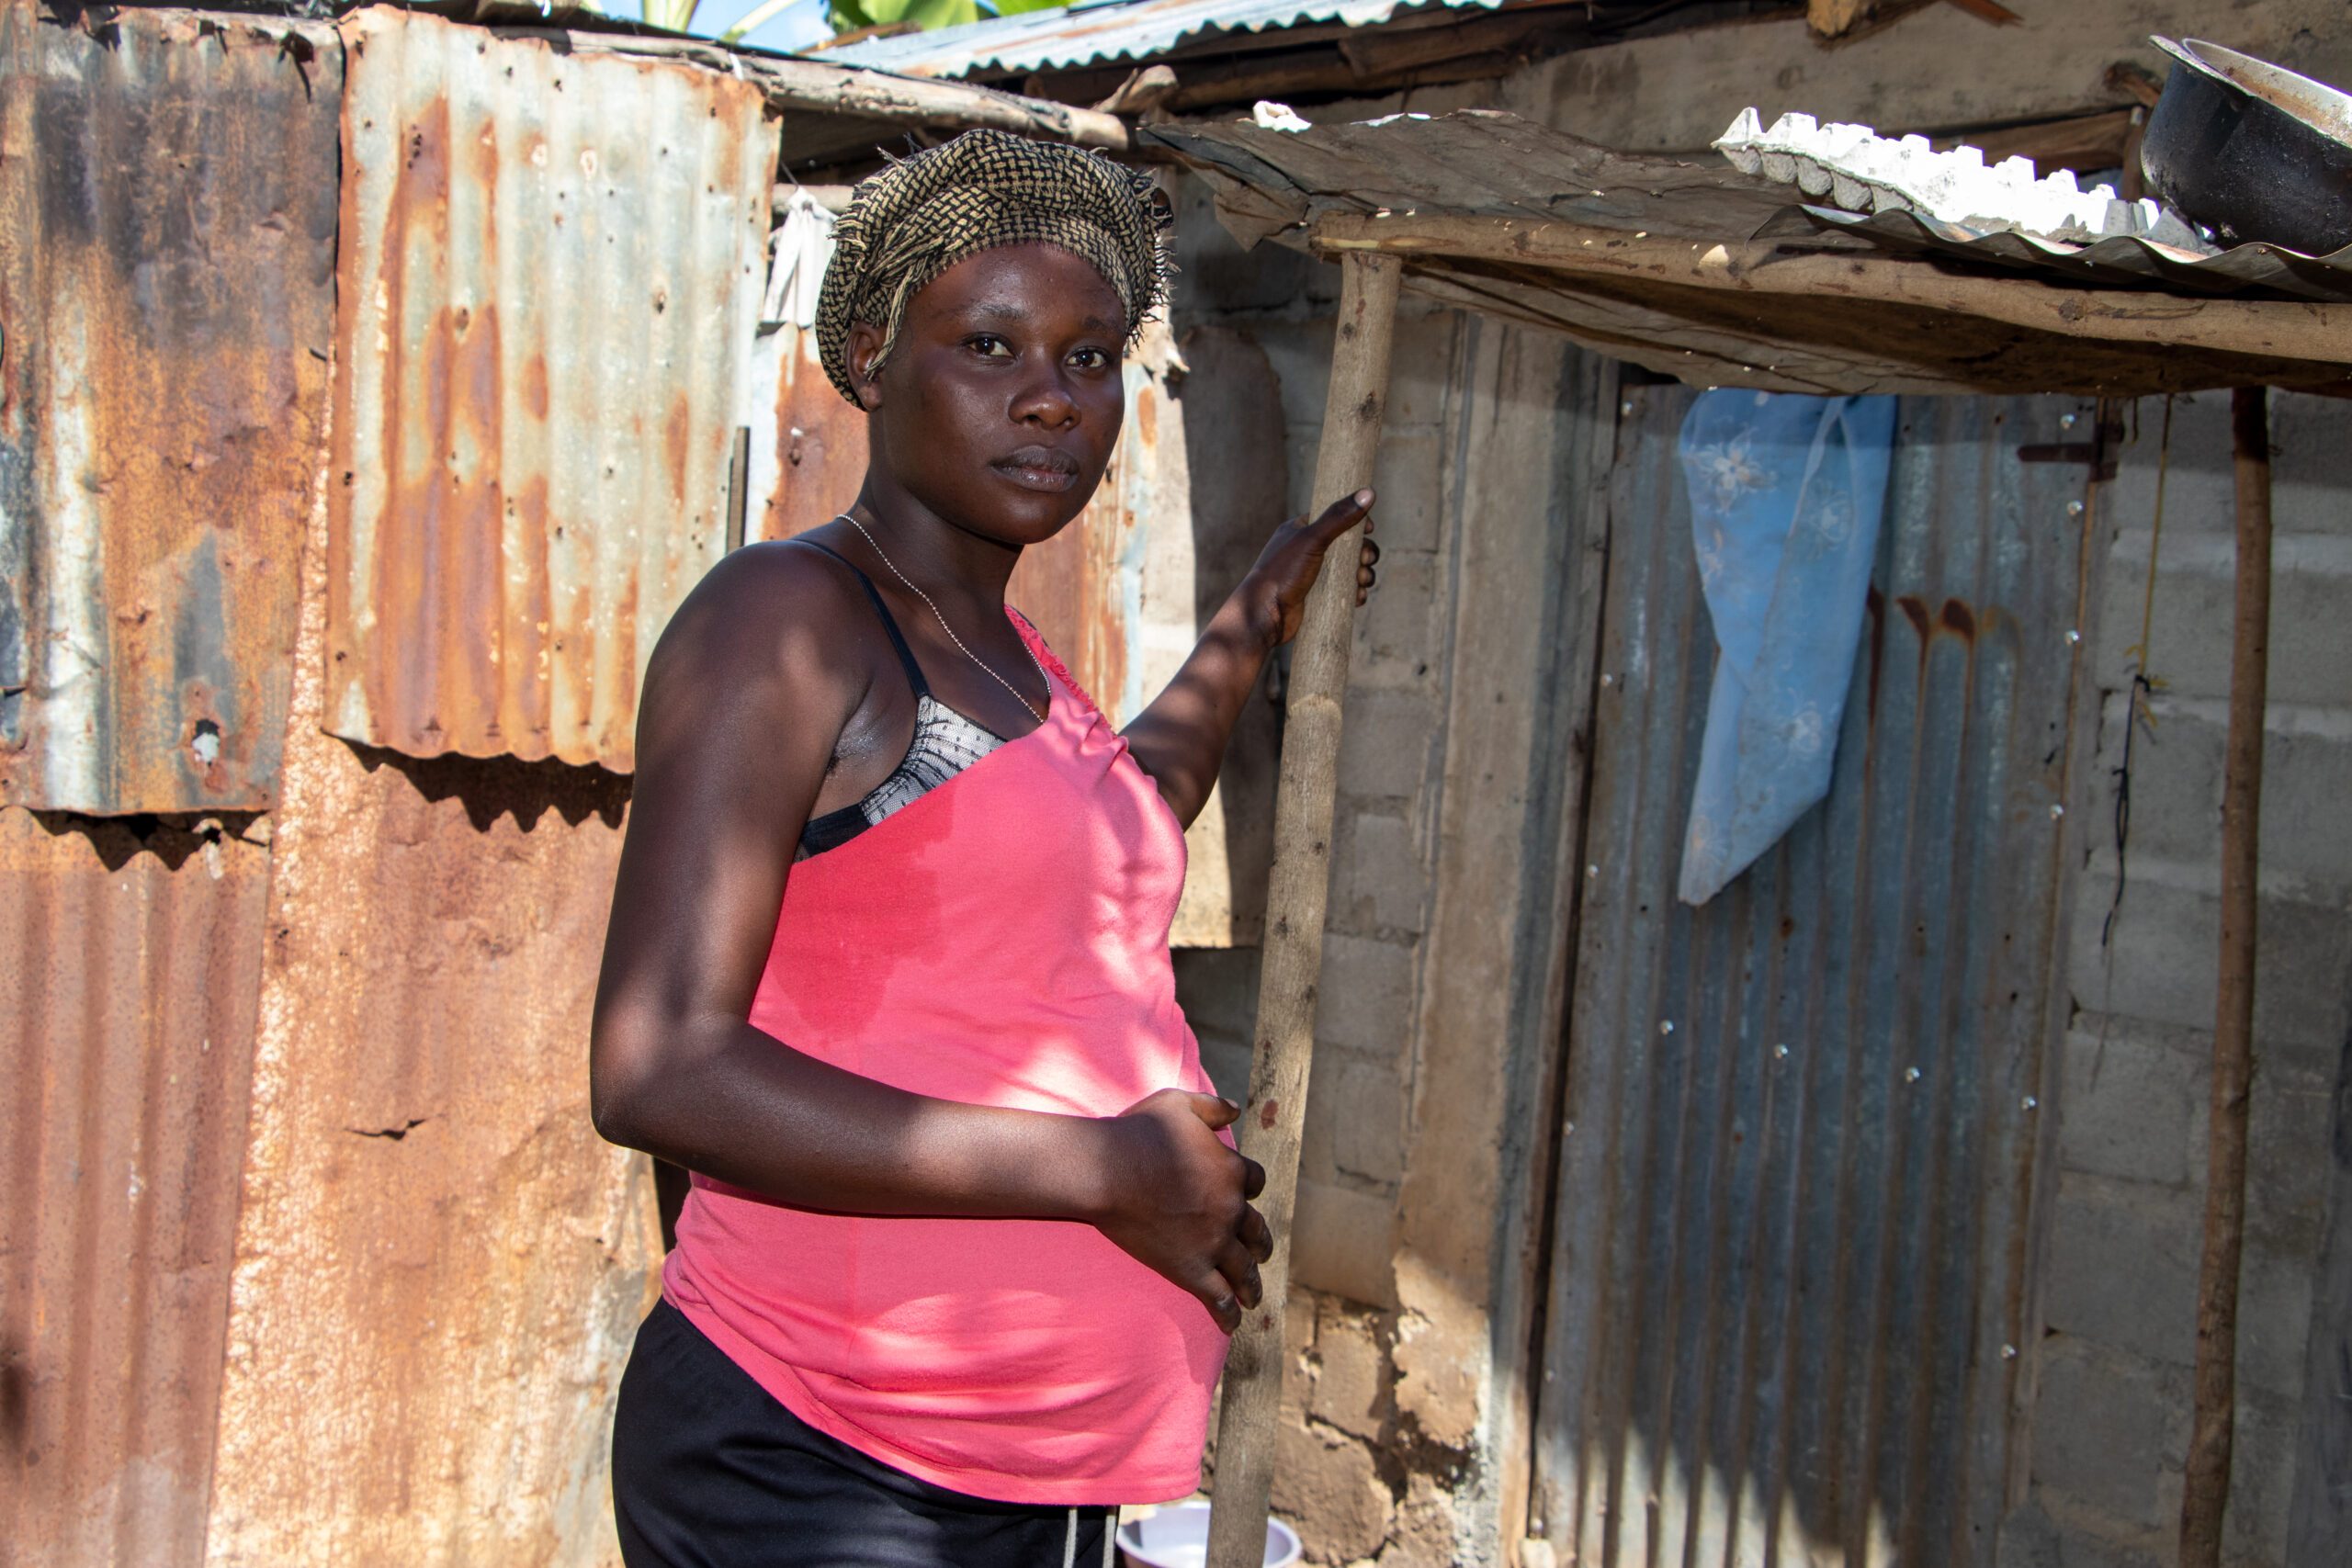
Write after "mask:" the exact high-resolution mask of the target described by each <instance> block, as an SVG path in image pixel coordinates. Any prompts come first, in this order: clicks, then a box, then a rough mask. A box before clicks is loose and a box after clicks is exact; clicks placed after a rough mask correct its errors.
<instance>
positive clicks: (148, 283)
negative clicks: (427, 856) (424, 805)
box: [0, 3, 342, 814]
mask: <svg viewBox="0 0 2352 1568" xmlns="http://www.w3.org/2000/svg"><path fill="white" fill-rule="evenodd" d="M341 72H342V61H341V53H340V51H338V50H336V49H335V48H334V36H333V34H332V33H331V32H329V31H327V30H326V29H325V28H315V27H313V28H302V27H297V26H293V25H290V24H288V23H286V22H284V21H278V20H267V19H262V18H249V17H205V16H200V15H196V14H191V13H188V12H184V11H183V12H164V13H156V12H147V11H141V10H136V9H130V10H124V11H120V12H116V13H111V14H109V15H108V17H107V19H106V20H105V21H104V22H103V23H99V22H96V21H91V22H89V23H88V25H87V26H69V25H65V24H62V23H60V22H57V21H54V20H44V19H42V18H41V17H40V15H39V13H38V11H37V9H36V7H35V6H32V5H29V4H22V3H17V4H9V5H7V6H0V80H5V84H6V85H5V87H0V233H5V234H6V236H7V239H6V243H5V244H0V321H5V322H6V333H7V346H6V354H5V355H0V803H14V804H17V805H24V806H34V807H51V808H55V809H60V810H69V811H80V812H90V813H102V814H103V813H121V812H140V811H153V812H171V811H204V810H219V809H246V808H254V807H266V806H268V805H269V804H270V802H271V800H272V798H273V796H274V794H275V791H276V787H277V764H278V750H279V748H280V746H281V744H282V743H283V739H284V734H285V727H286V703H287V693H288V682H289V681H290V678H291V659H292V653H293V644H294V618H295V601H296V593H297V587H298V585H297V581H296V580H297V575H298V572H297V560H296V557H297V553H298V551H297V547H298V541H299V540H300V536H301V528H302V524H303V520H304V519H305V517H306V516H307V515H308V513H309V511H310V507H311V495H312V493H313V491H312V489H311V487H312V485H313V483H314V482H315V475H316V473H317V471H318V466H319V453H320V449H321V442H322V429H321V423H322V419H323V417H324V414H325V411H326V376H327V367H326V353H327V349H328V344H329V337H330V334H331V333H332V332H333V330H334V296H333V293H332V290H333V288H334V278H333V267H334V227H335V105H336V100H337V96H338V87H339V79H340V76H341ZM263 150H266V156H263V155H258V153H259V152H261V151H263Z"/></svg>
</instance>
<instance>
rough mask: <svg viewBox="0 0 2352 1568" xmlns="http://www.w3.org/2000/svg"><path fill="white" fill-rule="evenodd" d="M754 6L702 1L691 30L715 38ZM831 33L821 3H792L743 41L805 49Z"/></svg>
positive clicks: (626, 1)
mask: <svg viewBox="0 0 2352 1568" xmlns="http://www.w3.org/2000/svg"><path fill="white" fill-rule="evenodd" d="M758 4H759V0H702V6H701V7H700V8H699V9H697V10H696V11H695V25H694V30H695V32H698V33H703V34H706V35H707V36H710V37H714V38H715V37H717V36H718V34H720V33H723V32H725V31H726V30H727V29H728V28H730V27H733V26H734V25H735V19H736V18H737V17H741V16H742V15H743V14H744V13H745V12H747V11H749V10H750V9H751V8H752V6H756V5H758ZM609 8H610V9H611V10H613V11H614V12H616V13H617V14H618V15H621V16H628V15H629V14H630V13H631V12H632V11H633V10H634V9H635V7H634V6H632V5H631V4H630V0H616V3H614V4H611V5H610V6H609ZM832 30H833V29H832V28H830V27H827V26H826V25H825V0H793V4H791V5H789V6H786V7H785V8H784V10H783V11H782V12H780V13H779V14H777V15H776V16H775V17H770V18H769V19H768V20H767V21H765V22H763V23H762V24H761V25H760V26H759V27H758V28H756V29H755V30H753V31H752V32H751V33H749V34H747V35H746V36H745V37H744V39H743V41H744V42H745V43H755V44H758V45H760V46H761V47H763V48H765V49H806V48H808V47H809V45H810V44H812V43H818V42H820V41H822V40H823V39H826V38H827V37H829V36H830V35H831V32H832Z"/></svg>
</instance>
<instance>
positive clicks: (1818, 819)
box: [1535, 388, 2088, 1568]
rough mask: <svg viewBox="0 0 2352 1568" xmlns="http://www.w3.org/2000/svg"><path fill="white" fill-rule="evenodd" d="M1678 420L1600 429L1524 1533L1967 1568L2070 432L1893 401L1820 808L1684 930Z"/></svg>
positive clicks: (2004, 1430)
mask: <svg viewBox="0 0 2352 1568" xmlns="http://www.w3.org/2000/svg"><path fill="white" fill-rule="evenodd" d="M1689 400H1690V394H1688V393H1687V392H1684V391H1682V390H1680V389H1657V388H1651V389H1643V390H1639V391H1635V392H1634V393H1632V394H1631V395H1630V397H1629V400H1628V403H1627V417H1626V418H1625V420H1624V421H1623V425H1622V427H1621V430H1620V436H1619V446H1618V452H1619V457H1618V467H1617V472H1616V475H1615V479H1614V482H1613V486H1612V494H1611V540H1612V545H1611V566H1610V575H1609V583H1608V589H1607V605H1606V610H1605V621H1604V629H1603V633H1602V643H1601V662H1600V668H1601V671H1603V672H1604V681H1605V683H1604V684H1603V686H1602V687H1601V689H1600V703H1599V710H1598V711H1599V720H1598V727H1597V740H1596V760H1595V764H1594V780H1593V789H1592V804H1591V810H1590V817H1589V824H1588V829H1587V831H1588V849H1587V853H1586V859H1587V861H1588V863H1589V874H1588V876H1587V878H1586V886H1585V893H1584V901H1583V911H1582V917H1581V924H1580V936H1579V947H1578V953H1577V980H1576V991H1575V994H1574V999H1573V1003H1572V1012H1571V1024H1570V1034H1569V1041H1568V1053H1569V1087H1568V1095H1567V1100H1566V1118H1567V1122H1566V1126H1567V1129H1568V1130H1567V1132H1566V1135H1565V1141H1564V1143H1563V1145H1562V1156H1561V1166H1560V1185H1559V1191H1558V1200H1557V1214H1558V1219H1557V1231H1556V1250H1555V1255H1554V1262H1553V1287H1552V1303H1551V1307H1550V1316H1549V1320H1548V1323H1547V1332H1546V1342H1545V1371H1544V1382H1543V1384H1542V1387H1541V1390H1540V1392H1539V1394H1538V1399H1539V1410H1538V1419H1537V1434H1538V1435H1537V1447H1536V1462H1537V1486H1536V1492H1535V1510H1536V1514H1537V1518H1538V1526H1537V1533H1539V1534H1542V1535H1544V1536H1545V1537H1547V1538H1548V1539H1549V1540H1551V1541H1552V1542H1553V1543H1554V1544H1555V1546H1556V1547H1557V1548H1559V1549H1561V1550H1562V1551H1575V1552H1576V1553H1577V1558H1576V1561H1577V1562H1580V1563H1584V1564H1588V1565H1590V1568H1602V1565H1610V1568H1614V1565H1618V1564H1633V1563H1645V1564H1675V1565H1680V1564H1684V1563H1692V1564H1706V1565H1709V1568H1713V1565H1715V1564H1724V1565H1732V1564H1737V1565H1742V1568H1745V1565H1748V1564H1764V1563H1770V1562H1780V1563H1797V1562H1803V1563H1851V1564H1865V1563H1867V1564H1871V1565H1873V1568H1878V1565H1893V1564H1897V1563H1899V1564H1902V1565H1903V1568H1932V1565H1935V1564H1942V1563H1987V1562H1991V1560H1992V1558H1991V1554H1992V1551H1993V1546H1994V1531H1993V1528H1992V1527H1993V1523H1994V1521H1995V1520H1996V1519H1997V1517H1999V1512H2000V1509H2001V1506H2002V1504H2003V1495H2004V1491H2005V1488H2006V1486H2007V1472H2006V1466H2007V1458H2006V1452H2007V1437H2008V1432H2009V1426H2010V1420H2011V1415H2012V1410H2013V1407H2014V1403H2015V1400H2016V1395H2017V1387H2018V1376H2019V1375H2020V1371H2021V1366H2022V1363H2021V1362H2020V1361H2019V1360H2018V1359H2016V1358H2017V1353H2018V1341H2019V1337H2020V1335H2021V1333H2022V1331H2023V1330H2022V1324H2023V1322H2024V1314H2025V1293H2026V1290H2027V1284H2028V1281H2027V1279H2026V1275H2025V1269H2026V1261H2025V1260H2026V1258H2027V1257H2028V1255H2029V1249H2028V1247H2027V1245H2026V1235H2027V1199H2028V1195H2029V1192H2030V1187H2031V1183H2032V1179H2033V1161H2034V1154H2035V1151H2036V1148H2037V1146H2038V1137H2039V1132H2038V1120H2039V1116H2040V1107H2039V1103H2038V1099H2039V1096H2040V1095H2041V1092H2042V1089H2041V1081H2042V1071H2043V1060H2044V1051H2045V1045H2046V1043H2047V1041H2048V1039H2049V1036H2050V1033H2051V1030H2052V1019H2051V1017H2050V1016H2049V1012H2048V1010H2049V1009H2050V1008H2051V1007H2052V1005H2053V1004H2052V986H2051V980H2052V952H2053V947H2054V944H2055V941H2056V920H2057V900H2058V890H2059V886H2060V881H2061V877H2062V875H2063V872H2062V866H2061V856H2060V832H2059V823H2058V822H2057V820H2056V819H2055V818H2054V816H2053V807H2057V806H2059V805H2060V804H2061V803H2063V802H2064V799H2065V798H2066V796H2065V769H2066V766H2067V758H2068V755H2069V739H2070V724H2069V717H2068V705H2069V701H2070V682H2071V679H2072V674H2073V667H2074V662H2075V648H2074V644H2073V642H2072V641H2071V640H2070V638H2069V637H2068V633H2069V631H2070V630H2071V629H2072V628H2074V626H2075V615H2076V614H2077V598H2076V593H2077V588H2078V577H2079V570H2080V568H2079V560H2080V555H2079V551H2080V533H2081V528H2082V526H2083V523H2082V519H2081V517H2080V516H2079V515H2076V514H2075V513H2070V511H2069V503H2070V502H2080V501H2081V500H2082V498H2083V496H2084V493H2085V485H2086V479H2087V474H2088V470H2087V469H2086V468H2084V467H2081V466H2076V465H2071V464H2065V463H2049V464H2029V463H2024V462H2021V461H2020V460H2019V457H2018V448H2019V446H2020V445H2022V444H2027V443H2042V444H2054V443H2058V442H2061V441H2064V440H2070V439H2076V438H2074V437H2068V436H2065V435H2062V434H2061V425H2060V423H2059V422H2060V419H2061V417H2062V415H2063V414H2064V413H2070V412H2071V413H2076V414H2078V415H2086V414H2087V413H2088V408H2087V405H2085V404H2082V403H2080V402H2076V401H2072V400H2057V399H2043V400H1978V399H1952V400H1905V402H1904V404H1903V406H1902V412H1901V420H1900V434H1899V436H1898V442H1899V445H1898V449H1897V453H1896V457H1895V462H1894V477H1893V479H1892V481H1891V482H1892V485H1893V494H1892V496H1891V499H1890V505H1889V519H1888V522H1887V525H1886V531H1885V534H1884V536H1883V538H1882V541H1881V544H1880V550H1879V560H1878V564H1877V571H1876V578H1875V585H1874V588H1873V592H1872V597H1871V609H1872V614H1871V621H1870V623H1869V624H1868V626H1866V629H1865V632H1864V647H1863V649H1862V650H1861V653H1860V657H1859V660H1858V664H1857V669H1856V672H1855V676H1854V682H1855V684H1854V687H1853V693H1852V697H1851V699H1850V700H1849V705H1848V707H1847V711H1846V718H1845V725H1844V731H1843V733H1842V735H1841V736H1840V738H1839V740H1838V767H1837V776H1836V783H1835V784H1834V786H1833V789H1832V792H1831V795H1830V797H1829V799H1828V800H1827V801H1826V802H1825V803H1824V805H1823V806H1822V807H1818V808H1816V809H1815V811H1814V812H1812V813H1811V814H1809V815H1808V816H1807V817H1806V818H1804V820H1803V821H1802V822H1800V823H1799V824H1798V825H1797V827H1796V828H1795V829H1793V830H1792V832H1791V833H1790V834H1789V835H1788V837H1787V838H1786V839H1785V840H1783V841H1782V842H1781V844H1780V845H1779V846H1778V847H1776V848H1775V849H1774V850H1773V851H1772V852H1770V853H1769V854H1768V855H1767V856H1766V857H1765V858H1764V860H1763V861H1761V862H1759V863H1758V865H1757V866H1756V867H1755V868H1754V869H1752V870H1751V871H1750V872H1749V873H1748V874H1747V875H1745V876H1743V877H1742V878H1740V879H1739V880H1738V881H1737V882H1736V883H1735V884H1734V885H1733V886H1731V887H1730V888H1728V889H1727V890H1726V891H1725V892H1724V894H1723V895H1721V896H1720V897H1717V898H1716V899H1715V900H1714V901H1713V903H1711V904H1709V905H1708V906H1706V907H1705V908H1701V909H1698V910H1692V909H1691V908H1687V907H1685V906H1683V905H1681V904H1679V902H1677V901H1676V899H1675V897H1674V886H1675V874H1676V870H1677V866H1678V863H1679V856H1680V848H1681V833H1682V829H1683V826H1684V818H1685V815H1686V813H1687V812H1688V809H1689V806H1690V799H1691V781H1692V779H1693V777H1694V775H1695V773H1696V768H1697V761H1698V754H1699V739H1700V736H1701V733H1702V728H1703V727H1704V724H1705V716H1706V698H1707V691H1708V684H1709V681H1710V679H1711V677H1712V673H1713V659H1714V643H1713V631H1712V628H1711V626H1710V623H1709V621H1708V617H1707V614H1706V610H1705V607H1704V604H1703V601H1702V597H1701V594H1700V590H1699V584H1698V579H1697V573H1696V570H1695V565H1694V562H1693V558H1692V545H1691V525H1690V512H1689V506H1688V502H1687V500H1686V499H1685V498H1684V496H1683V495H1682V493H1681V477H1680V473H1679V464H1678V462H1677V460H1676V457H1675V440H1676V434H1677V432H1678V430H1679V424H1680V420H1681V416H1682V414H1683V412H1684V411H1685V409H1686V408H1687V407H1688V406H1689ZM2082 423H2083V426H2084V429H2085V430H2086V431H2087V426H2088V420H2087V418H2086V419H2084V420H2083V422H2082Z"/></svg>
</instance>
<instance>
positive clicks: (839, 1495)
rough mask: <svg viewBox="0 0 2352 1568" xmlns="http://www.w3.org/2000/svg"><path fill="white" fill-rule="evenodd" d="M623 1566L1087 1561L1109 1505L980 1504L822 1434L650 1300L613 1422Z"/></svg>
mask: <svg viewBox="0 0 2352 1568" xmlns="http://www.w3.org/2000/svg"><path fill="white" fill-rule="evenodd" d="M613 1513H614V1516H615V1517H616V1520H617V1522H618V1523H619V1526H620V1537H621V1560H622V1561H623V1562H626V1563H627V1564H628V1568H753V1565H760V1568H764V1565H766V1564H777V1565H784V1564H790V1565H792V1568H802V1565H806V1568H1063V1565H1064V1564H1068V1563H1075V1564H1077V1565H1079V1568H1100V1565H1101V1564H1104V1563H1107V1562H1110V1561H1111V1557H1110V1552H1109V1550H1108V1544H1109V1542H1108V1538H1109V1535H1110V1531H1111V1529H1112V1525H1111V1520H1110V1512H1109V1510H1107V1509H1104V1508H1100V1507H1093V1508H1078V1509H1070V1508H1062V1507H1042V1506H1036V1505H1034V1504H1028V1503H991V1502H989V1501H987V1500H986V1499H984V1498H979V1497H967V1496H966V1495H963V1494H962V1493H960V1492H951V1491H949V1490H948V1489H947V1488H945V1487H944V1486H934V1485H933V1484H932V1483H930V1482H927V1481H918V1480H917V1479H915V1478H914V1477H913V1476H911V1475H907V1474H903V1473H901V1472H899V1471H896V1470H893V1469H892V1468H890V1466H888V1465H887V1464H884V1463H882V1462H881V1461H879V1460H876V1459H872V1458H869V1457H867V1456H866V1455H865V1454H862V1453H860V1452H858V1451H857V1450H855V1449H853V1448H851V1447H850V1446H849V1445H848V1444H846V1443H843V1442H841V1441H839V1440H837V1439H835V1438H830V1437H827V1436H826V1435H825V1434H824V1433H822V1432H820V1431H818V1430H817V1429H816V1428H815V1427H811V1426H809V1424H808V1423H807V1422H805V1421H803V1420H801V1419H800V1418H799V1417H798V1416H795V1415H793V1414H792V1412H791V1411H789V1410H786V1408H785V1407H784V1406H783V1405H782V1404H778V1403H776V1400H775V1396H774V1395H772V1394H770V1393H768V1391H767V1390H765V1389H763V1388H762V1387H761V1386H760V1385H759V1384H758V1383H757V1382H753V1381H752V1376H751V1374H750V1373H748V1372H746V1371H743V1369H742V1368H741V1367H739V1366H737V1365H736V1364H735V1363H734V1362H733V1361H731V1360H729V1359H728V1357H727V1354H726V1352H725V1351H723V1350H721V1349H719V1348H718V1346H716V1345H713V1344H712V1343H711V1342H710V1341H709V1340H708V1339H707V1338H705V1337H703V1334H702V1331H701V1330H700V1329H697V1328H696V1327H695V1325H693V1324H692V1323H690V1322H689V1321H687V1318H686V1315H685V1314H684V1313H682V1312H680V1311H679V1310H678V1309H677V1308H676V1307H673V1306H672V1305H671V1304H670V1303H668V1302H667V1301H663V1302H662V1303H661V1304H659V1305H658V1306H656V1307H655V1308H654V1309H653V1311H652V1313H651V1314H650V1315H649V1316H648V1317H647V1318H646V1320H645V1322H644V1324H643V1325H640V1326H639V1329H638V1331H637V1346H636V1348H634V1349H633V1350H632V1351H631V1352H630V1353H629V1359H628V1371H625V1372H623V1373H622V1375H621V1390H620V1407H619V1410H618V1412H617V1414H616V1416H615V1417H614V1420H613Z"/></svg>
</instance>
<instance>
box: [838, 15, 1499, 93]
mask: <svg viewBox="0 0 2352 1568" xmlns="http://www.w3.org/2000/svg"><path fill="white" fill-rule="evenodd" d="M1508 3H1509V0H1435V3H1434V4H1421V5H1413V4H1409V3H1408V0H1092V3H1089V0H1080V3H1079V4H1078V5H1075V6H1070V7H1069V9H1067V10H1056V11H1029V12H1024V13H1023V14H1022V15H1020V16H1015V17H990V18H989V19H988V20H985V21H978V22H968V23H967V24H965V25H964V26H962V27H960V28H939V29H938V30H937V31H935V32H925V33H907V34H903V35H901V36H899V37H898V38H884V39H867V40H865V42H863V43H855V44H850V45H847V46H845V47H843V48H841V49H831V50H827V51H825V52H824V55H823V58H824V59H826V60H829V61H831V62H835V63H837V64H842V65H871V66H875V67H876V68H877V69H880V70H884V71H897V72H900V73H904V74H906V75H909V76H968V75H971V74H972V73H975V72H978V71H990V70H993V71H1044V70H1050V69H1053V68H1055V67H1057V66H1069V65H1089V64H1094V63H1097V62H1110V61H1120V60H1149V59H1151V58H1152V57H1154V56H1155V55H1159V54H1164V53H1166V52H1167V51H1170V50H1171V49H1174V48H1175V47H1176V46H1177V45H1179V44H1181V43H1187V42H1190V41H1192V40H1193V39H1199V38H1204V37H1206V36H1208V35H1209V34H1212V33H1260V32H1271V31H1273V30H1274V29H1276V28H1295V27H1302V26H1306V25H1307V24H1310V23H1336V24H1338V25H1339V26H1340V27H1347V28H1368V27H1376V26H1378V25H1379V24H1380V23H1382V22H1385V21H1387V20H1388V19H1389V18H1390V17H1394V16H1396V15H1397V13H1399V12H1409V11H1428V10H1437V9H1441V8H1442V9H1452V10H1466V11H1494V10H1499V9H1501V8H1502V7H1503V6H1505V5H1506V4H1508Z"/></svg>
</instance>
